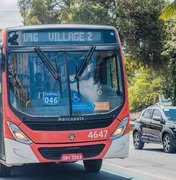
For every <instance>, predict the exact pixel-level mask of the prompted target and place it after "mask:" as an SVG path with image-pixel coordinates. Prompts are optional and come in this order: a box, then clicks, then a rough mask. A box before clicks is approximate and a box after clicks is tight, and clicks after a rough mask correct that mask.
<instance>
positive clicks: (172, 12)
mask: <svg viewBox="0 0 176 180" xmlns="http://www.w3.org/2000/svg"><path fill="white" fill-rule="evenodd" d="M160 19H162V20H168V19H176V0H174V1H173V2H172V3H167V5H166V7H165V8H164V9H163V11H162V13H161V15H160Z"/></svg>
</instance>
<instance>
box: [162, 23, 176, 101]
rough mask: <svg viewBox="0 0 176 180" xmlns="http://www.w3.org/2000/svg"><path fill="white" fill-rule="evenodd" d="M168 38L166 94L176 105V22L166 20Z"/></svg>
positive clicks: (165, 53)
mask: <svg viewBox="0 0 176 180" xmlns="http://www.w3.org/2000/svg"><path fill="white" fill-rule="evenodd" d="M166 27H167V38H166V40H165V46H164V50H163V55H164V56H166V57H167V59H168V61H167V62H166V66H167V73H165V79H166V82H165V84H166V88H165V95H166V96H167V97H169V98H171V100H172V102H173V105H176V43H175V42H176V34H175V29H176V25H175V22H166Z"/></svg>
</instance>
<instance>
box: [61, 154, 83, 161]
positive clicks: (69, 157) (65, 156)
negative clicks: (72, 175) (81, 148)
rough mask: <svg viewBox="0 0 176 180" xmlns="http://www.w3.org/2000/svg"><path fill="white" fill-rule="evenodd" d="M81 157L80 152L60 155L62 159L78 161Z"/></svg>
mask: <svg viewBox="0 0 176 180" xmlns="http://www.w3.org/2000/svg"><path fill="white" fill-rule="evenodd" d="M82 159H83V155H82V153H76V154H62V156H61V160H62V161H78V160H82Z"/></svg>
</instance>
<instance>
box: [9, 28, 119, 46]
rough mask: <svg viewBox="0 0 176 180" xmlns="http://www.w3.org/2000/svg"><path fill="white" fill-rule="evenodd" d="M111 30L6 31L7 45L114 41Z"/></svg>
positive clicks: (114, 37)
mask: <svg viewBox="0 0 176 180" xmlns="http://www.w3.org/2000/svg"><path fill="white" fill-rule="evenodd" d="M116 42H117V40H116V35H115V32H114V31H113V30H91V29H90V30H88V29H86V30H83V29H76V30H71V29H69V30H68V29H66V30H63V29H57V30H22V31H13V32H9V33H8V45H17V46H18V45H19V46H20V45H22V46H28V45H29V46H31V45H59V44H92V43H94V44H101V43H116Z"/></svg>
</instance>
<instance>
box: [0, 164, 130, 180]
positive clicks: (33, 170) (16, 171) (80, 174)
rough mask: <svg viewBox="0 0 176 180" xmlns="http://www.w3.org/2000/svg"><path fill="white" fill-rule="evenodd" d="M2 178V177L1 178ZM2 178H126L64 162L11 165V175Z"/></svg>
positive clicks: (61, 179) (40, 179) (20, 179)
mask: <svg viewBox="0 0 176 180" xmlns="http://www.w3.org/2000/svg"><path fill="white" fill-rule="evenodd" d="M1 179H3V178H1ZM4 179H6V180H7V179H8V180H10V179H13V180H28V179H30V180H56V179H57V180H68V179H75V180H78V179H83V180H90V179H91V180H97V179H101V180H107V179H111V180H113V179H118V180H126V179H129V178H125V177H122V176H118V175H114V174H111V173H108V172H104V171H100V172H99V173H86V172H85V171H84V167H83V166H82V165H81V164H77V163H72V164H69V163H66V164H34V165H24V166H22V167H13V168H12V176H11V177H9V178H4Z"/></svg>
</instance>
